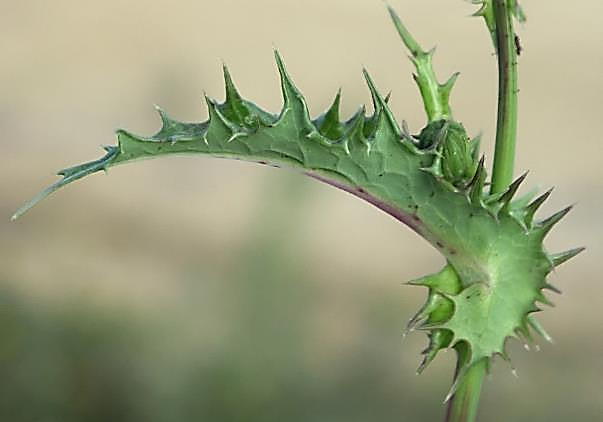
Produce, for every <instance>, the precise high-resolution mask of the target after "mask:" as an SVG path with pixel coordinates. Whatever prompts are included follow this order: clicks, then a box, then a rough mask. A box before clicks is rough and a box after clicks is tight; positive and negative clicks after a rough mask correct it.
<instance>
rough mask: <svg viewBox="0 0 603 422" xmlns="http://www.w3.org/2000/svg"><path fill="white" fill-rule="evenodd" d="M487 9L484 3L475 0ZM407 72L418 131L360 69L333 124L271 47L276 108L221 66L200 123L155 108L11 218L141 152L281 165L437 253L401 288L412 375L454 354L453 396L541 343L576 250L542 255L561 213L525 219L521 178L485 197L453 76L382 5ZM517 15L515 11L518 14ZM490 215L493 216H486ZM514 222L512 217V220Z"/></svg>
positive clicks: (531, 210)
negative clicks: (346, 115)
mask: <svg viewBox="0 0 603 422" xmlns="http://www.w3.org/2000/svg"><path fill="white" fill-rule="evenodd" d="M480 4H481V5H482V6H483V7H485V10H486V11H485V12H482V13H484V15H485V16H486V17H487V16H488V13H489V12H488V7H489V5H491V2H490V0H484V1H483V2H481V3H480ZM389 11H390V15H391V17H392V19H393V21H394V24H395V26H396V28H397V30H398V33H399V35H400V37H401V38H402V41H403V42H404V43H405V44H406V46H407V47H408V48H409V49H410V51H411V54H412V56H413V57H412V58H413V62H414V64H415V66H416V68H417V75H416V80H417V83H418V85H419V89H420V91H421V94H422V97H423V102H424V104H425V109H426V111H427V114H428V119H429V122H428V124H427V125H426V126H425V128H423V129H422V130H421V132H420V135H418V136H411V135H410V131H409V130H408V129H407V128H406V127H405V126H403V129H404V130H400V128H399V126H398V124H397V121H396V119H395V118H394V116H393V113H392V112H391V110H390V108H389V106H388V105H387V99H384V98H383V97H382V96H381V94H380V93H379V91H378V90H377V88H376V85H375V83H374V82H373V80H372V78H371V77H370V75H369V74H368V72H366V71H364V75H365V78H366V81H367V85H368V87H369V90H370V93H371V97H372V100H373V104H374V113H373V114H372V115H371V116H369V117H367V116H366V109H365V107H364V106H362V107H360V108H359V111H358V112H357V113H356V114H355V115H354V116H353V117H352V118H350V119H349V120H347V121H345V122H340V120H339V119H340V117H339V105H340V101H341V95H340V93H338V94H337V95H336V97H335V100H334V102H333V105H332V106H331V107H330V108H329V109H328V110H327V111H326V112H325V113H324V114H322V115H320V117H318V118H316V119H315V120H312V119H311V117H310V114H309V111H308V107H307V104H306V101H305V99H304V97H303V96H302V94H301V93H300V91H299V90H298V89H297V87H296V86H295V84H294V83H293V81H292V79H291V77H290V76H289V74H288V73H287V70H286V69H285V65H284V63H283V60H282V58H281V56H280V55H279V53H278V52H275V58H276V64H277V68H278V71H279V74H280V81H281V89H282V92H283V98H284V104H283V108H282V110H281V111H280V113H278V114H273V113H271V112H268V111H265V110H262V109H261V108H260V107H258V106H257V105H255V104H253V103H251V102H250V101H247V100H245V99H243V98H242V97H241V95H240V94H239V91H238V90H237V88H236V87H235V85H234V83H233V81H232V78H231V76H230V72H229V71H228V69H227V68H226V66H224V81H225V91H226V98H225V101H224V102H223V103H221V104H219V103H217V102H216V101H215V100H213V99H211V98H209V97H208V96H206V102H207V107H208V110H209V120H208V121H205V122H200V123H184V122H179V121H176V120H174V119H172V118H170V117H169V116H168V115H167V114H166V113H165V112H163V111H162V110H159V114H160V117H161V121H162V126H161V129H160V130H159V131H158V132H157V133H156V134H155V135H152V136H140V135H135V134H132V133H130V132H127V131H125V130H119V131H118V132H117V145H116V146H113V147H106V149H105V150H106V154H105V156H103V157H102V158H100V159H98V160H95V161H91V162H89V163H85V164H82V165H78V166H74V167H70V168H67V169H65V170H62V171H61V172H59V175H61V176H63V177H62V179H61V180H59V181H58V182H56V183H55V184H53V185H51V186H50V187H49V188H47V189H45V190H44V191H42V192H41V193H40V194H39V195H38V196H36V197H35V198H34V199H33V200H32V201H30V202H28V203H27V204H26V205H24V207H23V208H21V209H20V210H19V211H18V212H17V213H16V214H15V217H14V218H16V217H17V216H19V215H21V214H22V213H23V212H25V211H26V210H27V209H29V208H30V207H31V206H32V205H34V204H35V203H36V202H38V201H39V200H41V199H42V198H44V197H46V196H47V195H48V194H50V193H51V192H54V191H55V190H57V189H58V188H60V187H62V186H65V185H66V184H68V183H71V182H72V181H75V180H77V179H80V178H82V177H84V176H86V175H88V174H92V173H94V172H97V171H100V170H106V169H107V168H109V167H112V166H115V165H118V164H125V163H128V162H133V161H137V160H141V159H147V158H155V157H160V156H164V155H171V154H201V155H209V156H215V157H228V158H234V159H239V160H247V161H252V162H259V163H263V164H272V165H275V166H279V167H289V168H292V169H295V170H298V171H299V172H301V173H303V174H304V175H307V176H310V177H312V178H314V179H316V180H319V181H321V182H324V183H327V184H329V185H331V186H334V187H337V188H339V189H342V190H344V191H346V192H348V193H350V194H353V195H355V196H357V197H359V198H362V199H364V200H366V201H368V202H369V203H371V204H372V205H374V206H376V207H378V208H379V209H380V210H382V211H384V212H386V213H387V214H389V215H391V216H392V217H394V218H395V219H397V220H399V221H400V222H403V223H404V224H406V225H408V226H409V227H410V228H411V229H412V230H414V231H416V232H417V233H418V234H419V235H421V236H422V237H424V238H425V239H426V240H427V241H428V242H429V243H430V244H432V245H433V246H434V247H435V248H437V250H438V251H440V253H441V254H442V255H443V256H444V258H445V259H446V266H445V267H444V269H443V270H442V271H440V272H439V273H437V274H434V275H431V276H428V277H424V278H422V279H420V280H415V281H414V282H411V284H417V285H423V286H426V287H427V288H428V297H427V303H426V304H425V306H423V308H422V309H421V310H420V311H419V312H418V313H417V314H416V315H415V317H413V319H412V320H411V323H410V328H416V329H421V330H424V331H427V332H428V333H429V346H428V347H427V349H425V351H424V359H423V362H422V364H421V366H420V367H419V371H422V370H423V369H424V368H425V366H426V365H427V364H428V363H429V362H430V361H431V360H432V359H433V358H434V357H435V355H436V354H437V353H438V351H439V350H441V349H442V348H446V347H453V348H454V349H455V350H456V351H457V352H458V353H459V371H458V375H457V378H456V379H455V382H454V385H453V388H452V390H451V393H452V392H454V390H455V388H456V386H457V385H458V384H459V382H461V381H462V379H463V376H464V374H466V372H467V371H468V370H469V369H470V368H471V367H472V365H475V364H478V363H480V362H483V361H485V362H489V360H490V359H491V358H492V357H493V356H496V355H501V356H503V357H505V358H507V359H508V354H507V352H506V350H505V344H506V341H507V339H509V338H512V337H515V336H516V334H517V333H520V334H522V335H523V336H525V337H529V328H528V327H532V329H534V330H536V331H538V332H541V333H543V336H545V338H550V337H548V335H547V334H546V333H545V332H544V331H543V330H542V328H541V327H540V325H539V324H538V323H537V322H536V321H535V320H534V319H533V318H532V315H531V313H533V312H536V311H538V310H539V308H538V306H537V304H536V302H548V300H547V299H546V297H545V296H544V294H543V293H542V290H543V289H552V288H553V287H552V286H551V285H550V284H549V283H548V282H547V280H546V277H547V275H548V273H549V272H550V271H551V270H552V268H553V267H554V266H556V265H560V264H561V263H563V262H565V261H567V260H568V259H570V258H571V257H573V256H575V255H577V254H578V253H579V252H580V251H581V249H580V248H578V249H574V250H570V251H567V252H564V253H562V254H557V255H552V256H549V255H548V254H547V253H546V251H545V249H544V246H543V243H542V242H543V238H544V235H545V234H546V233H547V232H548V231H549V230H550V229H551V228H552V227H553V226H554V225H555V224H556V223H557V222H558V221H559V220H560V219H561V218H562V217H563V216H564V215H565V214H567V212H568V211H569V209H570V208H567V209H565V210H562V211H560V212H559V213H556V214H554V215H553V216H551V217H549V218H548V219H545V220H544V221H542V222H540V223H538V224H536V225H533V224H532V222H533V218H534V214H535V213H536V211H537V209H538V208H539V207H540V206H541V205H542V203H543V202H544V201H545V200H546V199H547V197H548V196H549V194H550V191H549V192H546V193H545V194H543V195H541V196H540V197H538V198H537V199H535V200H534V201H532V202H531V203H530V204H528V205H525V202H524V203H522V202H520V201H514V202H512V198H513V197H514V195H515V194H516V192H517V189H518V188H519V186H520V184H521V183H522V181H523V180H524V179H525V175H524V176H522V177H520V178H519V179H517V180H516V181H515V182H514V183H512V184H511V185H510V186H509V187H508V189H507V190H506V191H504V192H502V193H499V194H497V195H490V196H485V194H484V187H485V185H486V184H487V183H488V181H487V175H486V170H485V165H484V157H483V156H482V157H481V159H480V160H479V162H478V157H479V142H478V141H476V140H473V141H470V140H469V137H468V136H467V133H466V131H465V129H464V127H463V125H462V124H461V123H460V122H457V121H455V120H454V119H453V118H452V110H451V108H450V105H449V101H448V99H449V94H450V90H451V88H452V86H453V84H454V80H455V78H456V76H453V77H452V78H451V79H449V81H448V82H447V83H444V84H439V83H438V82H437V78H436V76H435V72H434V71H433V67H432V62H431V56H432V54H433V51H427V52H426V51H423V50H422V49H421V47H420V46H419V44H418V43H417V42H416V40H415V39H414V38H413V37H412V36H411V35H410V33H409V32H408V31H407V29H406V28H405V27H404V26H403V25H402V22H401V21H400V19H399V17H398V16H397V15H396V14H395V12H393V9H391V8H390V9H389ZM516 13H519V12H516ZM494 211H495V212H494ZM518 219H519V220H520V221H524V224H522V225H519V224H517V220H518Z"/></svg>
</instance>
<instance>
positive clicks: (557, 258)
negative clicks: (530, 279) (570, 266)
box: [551, 247, 586, 267]
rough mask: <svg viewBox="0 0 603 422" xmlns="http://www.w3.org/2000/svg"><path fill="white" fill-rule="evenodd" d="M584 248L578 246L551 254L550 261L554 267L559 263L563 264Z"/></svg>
mask: <svg viewBox="0 0 603 422" xmlns="http://www.w3.org/2000/svg"><path fill="white" fill-rule="evenodd" d="M585 249H586V248H584V247H580V248H574V249H570V250H568V251H565V252H561V253H558V254H554V255H552V256H551V261H552V262H553V264H554V265H555V267H558V266H559V265H561V264H563V263H564V262H567V261H569V260H570V259H572V258H573V257H575V256H576V255H578V254H579V253H582V252H583V251H584V250H585Z"/></svg>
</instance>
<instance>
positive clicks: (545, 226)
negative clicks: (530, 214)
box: [538, 205, 574, 234]
mask: <svg viewBox="0 0 603 422" xmlns="http://www.w3.org/2000/svg"><path fill="white" fill-rule="evenodd" d="M573 208H574V205H570V206H569V207H566V208H564V209H562V210H561V211H558V212H556V213H555V214H553V215H551V216H550V217H548V218H546V219H544V220H542V221H540V222H538V227H539V228H540V230H542V231H543V232H544V234H546V233H548V232H549V231H550V230H551V229H552V228H553V227H554V226H555V224H557V223H558V222H559V221H561V219H562V218H563V217H565V216H566V215H567V214H568V213H569V212H570V211H571V210H572V209H573Z"/></svg>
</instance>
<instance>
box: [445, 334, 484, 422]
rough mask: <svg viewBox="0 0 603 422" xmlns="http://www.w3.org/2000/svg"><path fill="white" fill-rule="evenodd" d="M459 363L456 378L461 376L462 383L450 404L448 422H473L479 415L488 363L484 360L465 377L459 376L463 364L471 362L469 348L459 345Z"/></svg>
mask: <svg viewBox="0 0 603 422" xmlns="http://www.w3.org/2000/svg"><path fill="white" fill-rule="evenodd" d="M456 350H457V353H458V363H457V368H456V374H455V378H456V377H459V376H461V377H462V379H461V381H460V382H461V383H460V385H459V387H458V389H457V391H456V393H455V394H454V396H453V397H452V399H451V400H450V402H449V403H448V409H447V411H446V422H473V421H475V417H476V415H477V408H478V405H479V397H480V393H481V390H482V382H483V380H484V376H485V375H486V372H487V369H488V361H487V360H486V359H483V360H481V361H479V362H477V363H475V364H474V365H473V366H471V367H470V368H469V370H468V371H467V372H466V373H465V374H464V375H463V374H459V371H460V369H461V368H462V366H463V365H462V364H463V363H465V362H466V361H467V360H469V358H470V356H469V353H470V352H469V347H468V346H467V345H466V344H462V343H461V344H459V345H458V346H457V347H456Z"/></svg>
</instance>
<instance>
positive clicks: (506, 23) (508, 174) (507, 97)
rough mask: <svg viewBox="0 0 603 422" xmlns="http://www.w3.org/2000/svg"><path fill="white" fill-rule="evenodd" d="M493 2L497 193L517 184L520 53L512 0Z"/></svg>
mask: <svg viewBox="0 0 603 422" xmlns="http://www.w3.org/2000/svg"><path fill="white" fill-rule="evenodd" d="M492 1H493V7H494V16H495V22H496V46H497V52H498V119H497V123H496V149H495V152H494V164H493V167H492V186H491V187H490V193H497V192H501V191H503V190H504V189H505V188H506V187H507V186H508V185H509V184H510V183H511V181H512V180H513V166H514V163H515V141H516V136H517V93H518V90H517V51H516V50H515V31H514V30H513V16H512V14H511V13H510V10H509V4H508V0H492Z"/></svg>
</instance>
